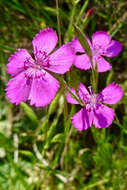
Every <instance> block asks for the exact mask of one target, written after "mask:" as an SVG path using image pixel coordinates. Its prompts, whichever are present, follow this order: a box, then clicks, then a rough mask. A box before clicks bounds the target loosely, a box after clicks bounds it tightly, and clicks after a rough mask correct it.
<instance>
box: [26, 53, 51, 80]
mask: <svg viewBox="0 0 127 190" xmlns="http://www.w3.org/2000/svg"><path fill="white" fill-rule="evenodd" d="M45 67H49V58H48V57H47V55H46V52H45V51H43V52H41V51H36V53H35V60H32V59H31V58H26V60H25V62H24V70H25V77H26V78H27V79H43V80H44V76H45V74H46V72H45V71H44V68H45Z"/></svg>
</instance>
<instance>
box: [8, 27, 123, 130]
mask: <svg viewBox="0 0 127 190" xmlns="http://www.w3.org/2000/svg"><path fill="white" fill-rule="evenodd" d="M86 38H87V40H88V44H89V46H90V48H91V52H92V61H93V65H94V66H95V64H96V63H97V69H98V72H105V71H108V70H110V69H111V67H112V66H111V65H110V64H109V63H108V61H106V60H105V58H104V57H114V56H117V55H118V54H119V53H120V52H121V50H122V46H121V43H120V42H118V41H116V40H112V39H111V38H110V36H109V35H108V34H107V32H103V31H98V32H96V33H94V34H93V36H92V43H91V42H90V40H89V38H88V37H86ZM32 44H33V54H34V58H32V56H31V55H30V54H29V53H28V51H27V50H26V49H18V51H17V52H15V53H14V54H13V55H12V56H11V57H10V58H9V63H8V65H7V68H8V73H9V74H10V75H11V76H12V78H11V79H10V80H9V82H8V83H7V88H6V95H7V97H8V99H9V100H10V102H11V103H15V104H16V105H18V104H19V103H20V102H25V101H27V100H29V101H30V105H35V106H36V107H40V106H46V105H47V104H49V103H50V102H51V101H52V100H53V99H54V97H55V95H56V93H57V91H58V88H59V82H58V80H56V79H55V78H54V76H52V74H51V72H53V73H56V74H64V73H66V72H67V71H69V69H70V67H71V66H72V64H74V65H75V66H76V67H77V68H79V69H82V70H88V69H90V68H91V62H90V59H89V57H88V55H87V54H86V53H85V51H84V49H83V48H82V46H81V44H80V42H79V41H78V39H77V38H75V39H74V40H72V42H69V43H67V44H65V45H62V46H61V47H60V48H59V49H57V50H55V51H54V52H53V49H54V48H55V46H56V44H57V34H56V32H55V31H54V30H53V29H52V28H47V29H44V30H41V31H40V33H38V34H36V36H35V37H34V39H33V41H32ZM76 52H81V54H79V55H77V54H76ZM70 90H71V92H72V93H73V94H74V95H75V96H77V93H76V92H75V90H74V89H73V88H72V87H70ZM78 93H79V96H80V99H81V100H82V102H83V103H82V105H81V106H82V109H81V110H80V111H79V112H78V113H76V114H75V115H74V116H73V117H72V123H73V125H74V127H75V128H77V129H78V130H86V129H88V128H89V127H90V126H91V125H92V124H94V126H95V127H96V128H104V127H108V126H109V125H110V124H111V123H112V121H113V119H114V110H113V109H112V108H109V107H107V106H106V105H104V104H115V103H117V102H118V101H120V99H121V98H122V95H123V91H122V89H121V87H120V86H119V85H118V84H115V83H111V84H110V85H108V86H107V87H106V88H104V90H102V92H100V93H99V94H95V93H94V92H93V91H92V89H91V87H88V89H87V88H86V87H85V86H84V85H83V84H82V83H80V85H79V88H78ZM66 98H67V101H68V102H69V103H71V104H79V102H78V101H77V100H76V99H74V97H72V95H71V94H70V93H68V94H67V95H66Z"/></svg>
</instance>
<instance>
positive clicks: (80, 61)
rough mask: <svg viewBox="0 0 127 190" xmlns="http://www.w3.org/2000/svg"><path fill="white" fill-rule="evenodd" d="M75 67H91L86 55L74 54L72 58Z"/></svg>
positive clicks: (84, 68) (86, 68) (83, 68)
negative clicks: (73, 58)
mask: <svg viewBox="0 0 127 190" xmlns="http://www.w3.org/2000/svg"><path fill="white" fill-rule="evenodd" d="M74 65H75V67H77V68H79V69H82V70H88V69H90V68H91V63H90V59H89V57H88V55H86V54H83V55H76V56H75V60H74Z"/></svg>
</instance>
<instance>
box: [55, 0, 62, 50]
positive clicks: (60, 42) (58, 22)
mask: <svg viewBox="0 0 127 190" xmlns="http://www.w3.org/2000/svg"><path fill="white" fill-rule="evenodd" d="M56 12H57V25H58V34H59V47H60V46H61V44H62V41H61V29H60V14H59V3H58V0H56Z"/></svg>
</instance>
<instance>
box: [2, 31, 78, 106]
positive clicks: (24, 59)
mask: <svg viewBox="0 0 127 190" xmlns="http://www.w3.org/2000/svg"><path fill="white" fill-rule="evenodd" d="M56 43H57V34H56V32H55V31H54V30H53V29H51V28H47V29H44V30H41V31H40V33H38V34H36V36H35V37H34V39H33V41H32V44H33V53H34V57H35V59H33V58H32V57H31V56H30V54H29V53H28V51H27V50H26V49H18V51H17V52H15V53H14V54H13V55H12V56H11V57H10V58H9V63H8V65H7V68H8V73H10V75H11V76H12V77H13V78H12V79H10V81H9V82H8V83H7V89H6V94H7V97H8V98H9V100H10V102H11V103H16V105H17V104H19V103H20V102H21V101H23V102H25V101H26V100H30V104H31V105H35V106H37V107H39V106H45V105H47V104H49V103H50V102H51V100H52V99H53V98H54V97H55V95H56V92H57V90H58V88H59V83H58V81H57V80H56V79H55V78H54V77H53V76H52V75H51V74H50V73H49V72H47V71H51V72H54V73H58V74H64V73H65V72H67V71H68V70H69V68H70V67H71V65H72V62H73V58H74V53H73V50H72V47H71V46H70V44H69V43H68V44H65V45H63V46H61V47H60V48H59V49H58V50H56V51H55V52H53V53H51V52H52V50H53V49H54V48H55V46H56ZM50 53H51V54H50Z"/></svg>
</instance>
